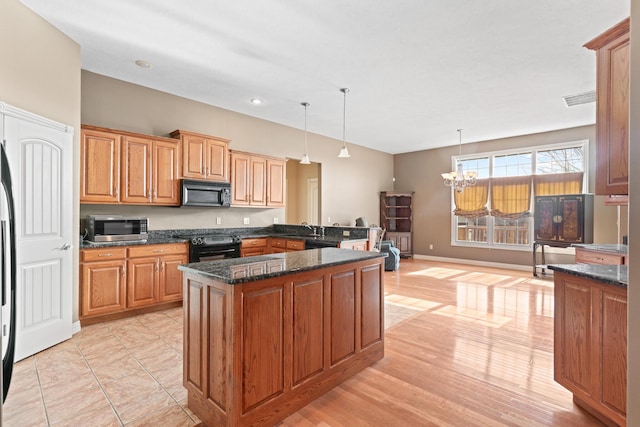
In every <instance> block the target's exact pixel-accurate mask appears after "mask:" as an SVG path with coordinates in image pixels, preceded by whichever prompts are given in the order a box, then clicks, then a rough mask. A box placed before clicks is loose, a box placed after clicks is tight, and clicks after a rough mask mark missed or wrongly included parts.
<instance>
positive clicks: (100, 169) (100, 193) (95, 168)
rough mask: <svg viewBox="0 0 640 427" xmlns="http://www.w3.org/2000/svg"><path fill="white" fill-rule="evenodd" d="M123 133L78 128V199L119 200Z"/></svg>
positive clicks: (93, 201)
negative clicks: (79, 130) (79, 129)
mask: <svg viewBox="0 0 640 427" xmlns="http://www.w3.org/2000/svg"><path fill="white" fill-rule="evenodd" d="M121 138H122V136H121V135H120V134H118V133H114V132H109V131H107V130H98V129H87V128H84V127H83V128H82V131H81V132H80V201H81V202H82V203H118V202H119V201H120V144H121Z"/></svg>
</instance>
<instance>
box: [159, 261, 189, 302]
mask: <svg viewBox="0 0 640 427" xmlns="http://www.w3.org/2000/svg"><path fill="white" fill-rule="evenodd" d="M188 261H189V257H188V256H187V255H186V254H185V255H165V256H164V257H162V258H160V301H162V302H166V301H180V300H181V299H182V272H181V271H180V270H178V266H179V265H180V264H186V263H187V262H188Z"/></svg>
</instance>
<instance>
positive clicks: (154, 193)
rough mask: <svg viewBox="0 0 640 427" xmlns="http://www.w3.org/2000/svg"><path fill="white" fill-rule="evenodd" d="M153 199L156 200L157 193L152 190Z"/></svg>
mask: <svg viewBox="0 0 640 427" xmlns="http://www.w3.org/2000/svg"><path fill="white" fill-rule="evenodd" d="M153 198H154V199H157V198H158V192H157V191H156V190H153Z"/></svg>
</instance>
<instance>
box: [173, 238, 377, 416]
mask: <svg viewBox="0 0 640 427" xmlns="http://www.w3.org/2000/svg"><path fill="white" fill-rule="evenodd" d="M385 256H386V255H385V254H381V253H378V252H369V251H366V252H365V251H353V250H347V249H337V248H324V249H312V250H306V251H299V252H286V253H279V254H272V255H264V256H254V257H247V258H235V259H225V260H217V261H208V262H201V263H192V264H186V265H182V266H180V267H179V269H180V270H182V272H183V283H184V386H185V387H186V389H187V391H188V406H189V408H190V409H191V410H192V411H193V412H194V413H195V414H196V415H197V416H198V417H199V418H200V419H201V420H202V421H203V424H204V425H206V426H218V425H224V426H245V425H274V424H276V423H277V422H278V421H281V420H283V419H284V418H286V417H287V416H288V415H289V414H291V413H293V412H295V411H297V410H299V409H300V408H302V407H303V406H305V405H307V404H308V403H309V402H311V401H312V400H314V399H316V398H317V397H319V396H321V395H322V394H324V393H326V392H327V391H328V390H330V389H331V388H333V387H335V386H336V385H338V384H339V383H341V382H342V381H344V380H346V379H347V378H349V377H351V376H353V375H355V374H356V373H357V372H359V371H361V370H362V369H364V368H366V367H367V366H369V365H371V364H373V363H374V362H376V361H377V360H380V359H381V358H382V357H383V356H384V334H383V333H384V267H383V260H384V257H385Z"/></svg>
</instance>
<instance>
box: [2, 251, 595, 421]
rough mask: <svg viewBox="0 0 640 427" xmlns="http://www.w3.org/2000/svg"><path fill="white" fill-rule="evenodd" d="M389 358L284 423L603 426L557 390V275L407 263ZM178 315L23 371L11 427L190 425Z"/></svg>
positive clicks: (73, 343)
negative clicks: (532, 274) (183, 384)
mask: <svg viewBox="0 0 640 427" xmlns="http://www.w3.org/2000/svg"><path fill="white" fill-rule="evenodd" d="M385 288H386V296H385V301H386V304H385V311H386V312H385V324H386V327H387V329H386V333H385V358H384V359H383V360H381V361H379V362H377V363H376V364H375V365H373V366H371V367H369V368H367V369H366V370H364V371H362V372H361V373H359V374H358V375H356V376H355V377H353V378H351V379H349V380H347V381H346V382H344V383H343V384H341V385H340V386H338V387H336V388H335V389H333V390H332V391H330V392H328V393H327V394H325V395H324V396H322V397H320V398H319V399H317V400H315V401H314V402H312V403H311V404H310V405H308V406H306V407H305V408H303V409H302V410H300V411H298V412H297V413H295V414H293V415H291V416H289V417H288V418H287V419H286V420H285V421H283V422H282V423H281V424H280V426H281V427H290V426H323V427H326V426H333V427H338V426H348V427H355V426H393V427H396V426H398V427H400V426H402V427H404V426H430V425H437V426H483V427H484V426H527V427H529V426H563V427H564V426H600V425H601V424H600V423H599V422H598V421H597V420H595V419H594V418H592V417H591V416H590V415H588V414H587V413H585V412H584V411H582V410H581V409H580V408H578V407H576V406H575V405H574V404H573V402H572V399H571V394H570V393H569V392H568V391H566V390H565V389H564V388H562V387H561V386H559V385H557V384H556V383H555V382H554V381H553V280H552V279H550V278H544V277H542V276H541V277H540V278H533V277H532V276H531V272H530V271H527V272H524V271H523V272H519V271H512V270H500V269H492V268H482V267H476V266H465V265H459V264H445V263H435V262H428V261H417V260H402V261H401V266H400V271H398V272H387V273H385ZM181 349H182V313H181V309H179V308H178V309H171V310H167V311H164V312H158V313H150V314H146V315H142V316H138V317H135V318H129V319H125V320H120V321H114V322H108V323H102V324H98V325H92V326H89V327H86V328H84V327H83V328H82V332H80V333H78V334H76V335H74V337H73V339H72V340H69V341H67V342H65V343H62V344H60V345H58V346H55V347H53V348H51V349H48V350H46V351H44V352H41V353H39V354H37V355H35V356H32V357H30V358H27V359H25V360H23V361H21V362H19V363H18V364H17V365H16V368H15V372H14V379H13V381H12V383H11V389H10V391H9V395H8V398H7V401H6V403H5V405H4V407H3V412H4V414H3V415H4V424H3V426H7V427H12V426H17V427H27V426H74V427H75V426H79V427H82V426H123V425H126V426H162V427H173V426H194V425H196V424H197V423H198V422H199V420H198V418H197V417H196V416H195V415H194V414H193V413H191V411H189V410H188V409H187V408H186V403H187V402H186V390H185V389H184V388H183V387H182V385H181V382H182V351H181Z"/></svg>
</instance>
